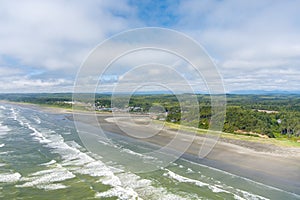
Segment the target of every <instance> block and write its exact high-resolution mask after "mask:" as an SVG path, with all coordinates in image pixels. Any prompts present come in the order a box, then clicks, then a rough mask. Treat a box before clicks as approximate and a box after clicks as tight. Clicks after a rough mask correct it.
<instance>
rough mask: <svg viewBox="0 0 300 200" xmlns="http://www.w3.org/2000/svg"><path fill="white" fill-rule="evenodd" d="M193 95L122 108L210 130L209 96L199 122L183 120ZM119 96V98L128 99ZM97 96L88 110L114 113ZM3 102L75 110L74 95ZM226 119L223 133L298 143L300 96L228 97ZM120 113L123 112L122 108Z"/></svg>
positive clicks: (135, 98) (12, 97)
mask: <svg viewBox="0 0 300 200" xmlns="http://www.w3.org/2000/svg"><path fill="white" fill-rule="evenodd" d="M188 95H191V94H179V95H172V94H135V95H132V96H130V98H129V103H128V104H126V106H125V107H124V108H123V109H125V110H127V111H129V112H135V113H149V112H150V111H151V109H153V108H155V107H156V108H159V111H160V112H161V116H157V117H158V118H157V119H159V118H162V116H163V117H164V118H165V119H164V120H166V121H167V122H172V123H177V124H179V123H180V122H181V121H182V120H185V122H186V123H185V124H188V125H190V126H194V127H197V128H201V129H208V128H209V125H210V120H211V116H212V111H211V98H210V95H207V94H197V95H196V97H197V101H198V105H197V106H199V115H198V116H199V120H196V121H195V120H194V119H193V120H190V121H189V118H188V117H184V115H183V113H184V111H183V110H182V107H181V105H180V102H179V101H178V97H179V98H184V97H185V96H188ZM125 96H126V95H125V94H123V95H122V94H120V95H118V96H117V98H120V99H122V97H124V98H125ZM113 98H114V103H113V105H112V101H111V99H112V96H111V95H110V94H96V95H95V99H93V101H94V102H90V103H89V104H85V105H86V109H95V110H97V111H101V112H111V111H112V110H114V109H116V107H118V105H117V104H116V103H115V102H116V97H115V96H114V97H113ZM0 100H7V101H15V102H23V103H34V104H41V105H47V106H58V107H64V108H72V106H73V104H72V101H73V100H72V93H40V94H0ZM226 101H227V102H226V103H227V105H226V118H225V122H224V126H223V131H224V132H227V133H233V134H243V135H251V136H254V137H261V136H265V137H270V138H274V137H286V138H290V139H293V140H298V139H299V138H300V137H299V136H300V123H299V121H300V95H299V94H267V95H237V94H227V95H226ZM119 109H120V108H119Z"/></svg>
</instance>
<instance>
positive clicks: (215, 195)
mask: <svg viewBox="0 0 300 200" xmlns="http://www.w3.org/2000/svg"><path fill="white" fill-rule="evenodd" d="M107 134H108V135H109V136H110V140H111V142H109V143H108V142H107V141H98V145H97V148H99V149H101V151H100V152H101V153H100V155H95V154H92V153H90V152H88V151H87V150H86V149H85V148H84V147H83V144H82V143H81V141H80V139H79V137H78V134H77V132H76V129H75V127H74V124H73V122H72V121H69V120H67V119H66V116H65V115H63V114H50V113H46V112H43V111H40V110H36V109H33V108H28V107H22V106H16V105H10V104H1V105H0V199H155V200H156V199H300V197H299V196H297V195H295V194H292V193H288V192H285V191H282V190H278V189H276V188H272V187H269V186H266V185H263V184H260V183H256V182H253V181H250V180H247V179H244V178H242V177H238V176H235V175H232V174H229V173H226V172H223V171H220V170H216V169H213V168H210V167H207V166H204V165H199V164H197V163H194V162H191V161H188V160H185V159H183V158H182V159H178V160H177V161H176V162H174V163H171V164H170V165H169V166H167V167H163V168H160V169H158V170H156V171H154V172H148V173H134V172H132V171H130V170H128V168H127V166H126V161H128V160H130V158H131V157H134V158H139V159H141V162H143V163H147V162H149V163H152V164H153V163H154V164H155V162H161V161H160V160H159V159H157V158H153V157H151V156H147V155H145V154H143V152H146V151H149V150H152V149H155V148H156V147H155V146H153V145H150V144H146V143H142V142H137V141H133V140H132V139H128V138H125V137H123V136H120V135H116V134H113V133H107ZM112 155H113V156H112Z"/></svg>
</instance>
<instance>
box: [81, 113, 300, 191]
mask: <svg viewBox="0 0 300 200" xmlns="http://www.w3.org/2000/svg"><path fill="white" fill-rule="evenodd" d="M82 114H84V116H85V117H84V118H81V122H84V123H90V121H91V120H89V117H90V116H89V115H88V114H87V113H82ZM134 118H135V119H136V121H135V122H134V123H133V121H131V122H130V120H128V119H126V117H122V116H120V117H119V118H118V117H117V118H116V117H115V118H114V117H113V116H112V115H111V114H97V119H98V121H99V124H100V126H101V128H102V129H103V130H104V131H108V132H111V133H115V134H121V135H124V136H128V137H132V138H135V139H138V140H142V141H145V142H149V143H152V144H156V145H159V146H166V145H167V144H168V143H169V142H170V141H171V140H172V139H173V138H174V137H175V135H176V134H177V132H176V131H174V130H172V129H170V128H168V127H164V128H163V129H162V130H160V131H159V132H157V134H155V135H152V136H151V137H144V138H136V137H134V136H132V135H134V134H142V136H143V134H144V136H147V132H149V134H150V133H152V132H153V130H151V127H150V126H147V127H146V128H142V127H143V126H142V125H141V124H142V121H143V119H144V118H145V117H142V116H135V117H134ZM116 119H117V120H118V122H117V123H116ZM94 125H95V124H94ZM124 128H125V131H124ZM154 128H155V127H154ZM122 129H123V130H122ZM128 131H129V132H130V133H131V134H129V135H128V134H126V133H128ZM132 133H134V134H132ZM192 136H193V134H191V133H189V132H184V133H183V134H181V135H180V140H181V141H182V144H183V143H185V142H189V141H191V137H192ZM204 139H205V136H203V135H196V137H195V138H194V140H193V142H192V143H191V145H190V147H189V148H188V149H187V150H186V152H185V153H184V154H183V156H182V157H183V158H186V159H187V160H191V161H193V162H197V163H200V164H204V165H207V166H210V167H214V168H216V169H219V170H223V171H226V172H229V173H232V174H234V175H238V176H241V177H244V178H247V179H250V180H253V181H256V182H260V183H262V184H266V185H270V186H272V187H275V188H278V189H282V190H285V191H289V192H293V193H296V194H300V173H299V172H300V148H284V147H278V146H275V145H270V144H262V143H255V142H248V141H240V140H232V139H224V138H220V139H219V141H218V142H217V144H216V145H215V146H214V148H213V149H212V151H211V152H210V153H209V154H208V155H207V156H206V157H205V158H199V157H198V152H199V148H200V147H201V144H202V142H203V140H204ZM178 145H179V146H180V144H178ZM179 150H180V148H179Z"/></svg>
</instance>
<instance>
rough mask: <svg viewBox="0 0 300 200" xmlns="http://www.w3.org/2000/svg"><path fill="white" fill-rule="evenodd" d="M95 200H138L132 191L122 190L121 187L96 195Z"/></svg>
mask: <svg viewBox="0 0 300 200" xmlns="http://www.w3.org/2000/svg"><path fill="white" fill-rule="evenodd" d="M95 196H96V198H108V197H118V199H124V200H125V199H128V200H131V199H132V200H139V199H141V198H139V197H138V194H137V193H136V192H135V191H133V190H132V189H130V188H129V189H127V188H126V189H124V188H122V187H114V188H112V189H110V190H108V191H105V192H101V193H97V194H96V195H95Z"/></svg>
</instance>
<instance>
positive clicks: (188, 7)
mask: <svg viewBox="0 0 300 200" xmlns="http://www.w3.org/2000/svg"><path fill="white" fill-rule="evenodd" d="M299 6H300V3H299V2H298V1H268V0H267V1H247V2H246V1H235V0H229V1H195V0H192V1H182V5H181V8H180V14H181V17H180V20H179V24H178V28H179V29H182V30H185V32H186V33H188V34H189V35H191V36H193V37H194V38H196V39H197V40H198V41H199V42H200V43H202V44H203V45H204V47H205V48H207V50H208V52H209V53H210V54H211V55H212V57H214V58H215V59H216V60H217V64H218V66H219V69H220V72H221V74H222V75H223V77H224V81H225V83H226V84H227V85H226V87H227V88H228V89H229V90H236V89H243V88H244V89H249V87H251V88H255V89H265V88H266V87H269V88H277V89H288V90H291V89H297V87H299V81H298V82H297V81H296V80H295V79H294V77H293V75H292V74H299V71H300V66H299V65H300V48H299V47H300V37H299V35H300V24H299V20H298V19H299V17H300V16H299V12H298V8H299ZM263 69H264V70H265V71H264V75H265V76H264V77H261V76H260V75H259V73H260V72H261V71H262V70H263ZM282 69H284V70H285V69H289V70H290V71H292V74H286V73H280V70H282ZM247 75H251V77H252V78H251V80H250V79H249V80H247V79H246V78H245V76H247ZM233 77H234V78H233ZM276 80H285V81H281V82H280V83H279V82H278V81H276ZM245 82H247V83H248V84H247V85H246V84H245ZM237 83H240V84H239V85H238V84H237ZM283 83H285V84H283ZM298 90H299V89H298Z"/></svg>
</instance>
